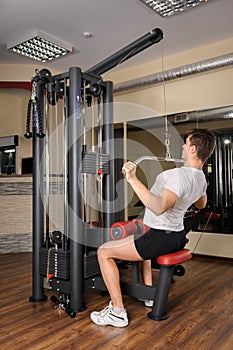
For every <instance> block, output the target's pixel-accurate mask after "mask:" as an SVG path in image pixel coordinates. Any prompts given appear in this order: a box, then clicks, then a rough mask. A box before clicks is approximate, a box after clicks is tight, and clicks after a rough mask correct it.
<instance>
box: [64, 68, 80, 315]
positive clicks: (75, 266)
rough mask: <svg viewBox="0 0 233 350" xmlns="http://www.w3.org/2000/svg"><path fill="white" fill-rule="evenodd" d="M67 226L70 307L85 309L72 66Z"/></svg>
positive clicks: (76, 90)
mask: <svg viewBox="0 0 233 350" xmlns="http://www.w3.org/2000/svg"><path fill="white" fill-rule="evenodd" d="M69 77H70V90H69V114H68V204H69V205H68V230H69V238H70V308H71V310H72V311H75V312H78V311H82V310H83V300H82V291H83V246H82V239H83V237H82V219H81V218H82V206H81V203H82V197H81V191H80V187H79V179H80V178H81V177H80V172H81V160H82V159H81V151H82V142H81V136H82V130H81V127H82V118H81V114H82V111H81V78H82V77H81V70H80V68H77V67H71V68H70V69H69Z"/></svg>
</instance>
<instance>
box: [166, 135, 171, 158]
mask: <svg viewBox="0 0 233 350" xmlns="http://www.w3.org/2000/svg"><path fill="white" fill-rule="evenodd" d="M164 143H165V147H166V159H167V160H169V159H170V158H171V152H170V133H169V132H168V131H165V133H164Z"/></svg>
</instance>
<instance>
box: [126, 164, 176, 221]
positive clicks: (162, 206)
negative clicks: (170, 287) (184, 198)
mask: <svg viewBox="0 0 233 350" xmlns="http://www.w3.org/2000/svg"><path fill="white" fill-rule="evenodd" d="M122 171H123V173H124V175H125V177H126V180H127V181H128V182H129V184H130V185H131V187H132V189H133V190H134V192H135V193H136V195H137V196H138V198H139V199H140V200H141V202H142V203H143V204H144V206H145V207H147V208H148V209H150V210H151V211H153V212H154V213H155V214H156V215H161V214H163V213H164V212H165V211H167V210H168V209H170V208H173V207H174V205H175V203H176V201H177V198H178V197H177V195H176V194H175V193H174V192H172V191H170V190H167V189H166V188H163V189H162V191H161V192H160V194H159V195H156V194H153V193H151V192H150V191H149V190H148V189H147V188H146V187H145V186H144V185H143V184H142V183H141V181H140V180H138V178H137V176H136V165H135V164H134V163H132V162H127V163H125V164H124V166H123V168H122Z"/></svg>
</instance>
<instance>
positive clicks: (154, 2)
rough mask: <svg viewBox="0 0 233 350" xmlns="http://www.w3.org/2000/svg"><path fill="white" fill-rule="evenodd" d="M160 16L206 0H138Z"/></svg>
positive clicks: (183, 9)
mask: <svg viewBox="0 0 233 350" xmlns="http://www.w3.org/2000/svg"><path fill="white" fill-rule="evenodd" d="M140 1H142V2H143V3H144V4H146V5H147V6H148V7H150V8H151V9H152V10H153V11H155V12H157V13H158V14H159V15H160V16H162V17H168V16H172V15H175V14H177V13H179V12H183V11H185V10H188V9H191V8H193V7H195V6H197V5H200V4H203V3H206V2H207V1H208V0H140Z"/></svg>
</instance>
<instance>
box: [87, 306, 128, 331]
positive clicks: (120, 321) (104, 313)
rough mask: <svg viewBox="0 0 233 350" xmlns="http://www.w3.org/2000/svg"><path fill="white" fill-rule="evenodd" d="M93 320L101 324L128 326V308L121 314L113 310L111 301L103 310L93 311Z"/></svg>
mask: <svg viewBox="0 0 233 350" xmlns="http://www.w3.org/2000/svg"><path fill="white" fill-rule="evenodd" d="M90 317H91V320H92V321H93V322H94V323H95V324H98V325H99V326H114V327H126V326H128V324H129V321H128V317H127V312H126V310H124V311H122V312H121V313H120V314H119V315H118V314H116V313H115V312H114V311H113V306H112V303H111V301H110V303H109V305H108V306H107V307H105V308H104V309H103V310H101V311H99V312H98V311H93V312H92V313H91V315H90Z"/></svg>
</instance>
